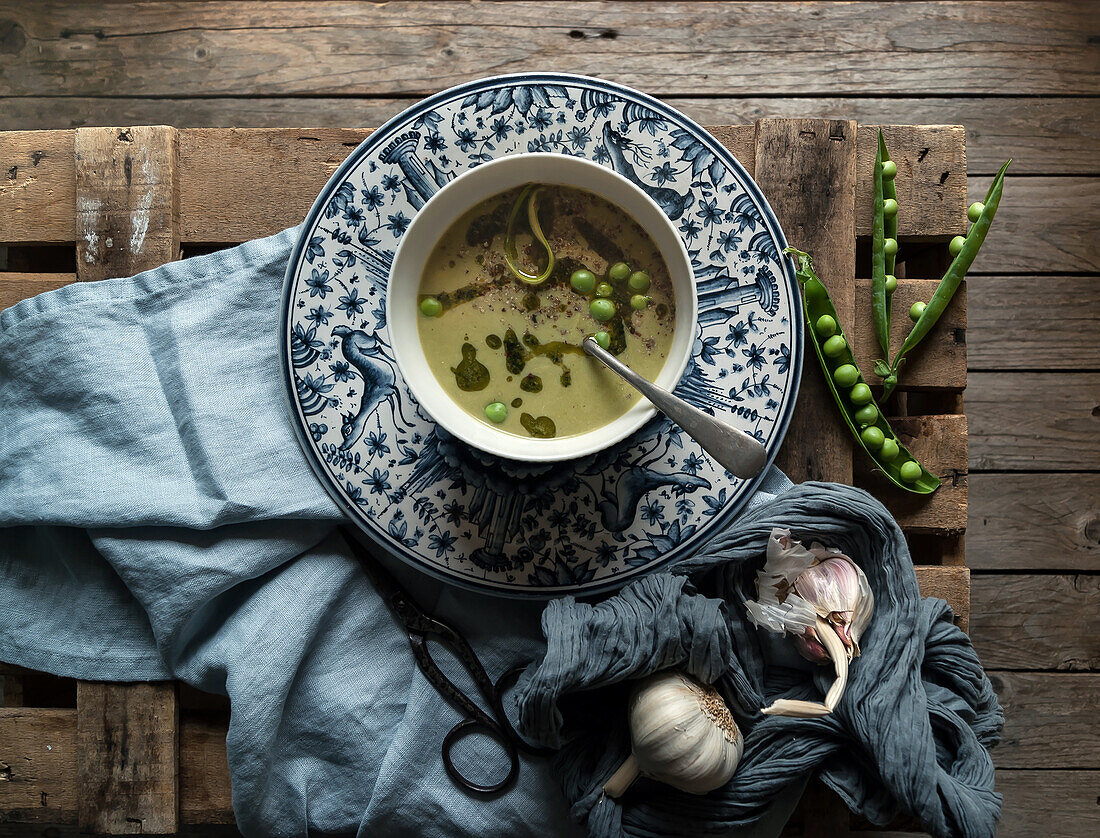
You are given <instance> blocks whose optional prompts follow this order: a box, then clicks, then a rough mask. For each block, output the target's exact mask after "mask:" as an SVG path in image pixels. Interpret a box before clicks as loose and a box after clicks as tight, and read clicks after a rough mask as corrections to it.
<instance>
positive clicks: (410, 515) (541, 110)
mask: <svg viewBox="0 0 1100 838" xmlns="http://www.w3.org/2000/svg"><path fill="white" fill-rule="evenodd" d="M540 151H545V152H558V153H565V154H572V155H576V156H580V157H586V158H588V159H590V160H595V161H596V162H598V163H602V164H604V165H606V166H610V167H611V168H613V169H614V170H615V171H617V172H618V173H619V174H621V175H624V176H625V177H627V178H629V179H630V180H631V181H633V182H634V183H635V184H637V185H638V186H640V187H641V188H642V189H643V190H645V191H646V192H647V193H648V194H649V195H650V196H651V197H652V198H653V199H654V200H655V201H656V202H657V204H659V205H660V206H661V208H662V209H663V210H664V211H665V212H666V213H667V214H668V216H669V218H670V219H672V220H673V221H674V222H676V223H677V224H678V226H679V229H680V231H681V233H682V235H683V237H684V241H685V243H686V244H687V248H688V252H689V254H690V255H691V258H692V262H693V266H694V269H695V274H696V277H697V281H698V289H699V322H698V326H697V330H696V340H695V346H694V350H693V357H692V359H691V361H689V363H688V367H687V370H686V371H685V373H684V377H683V379H682V380H681V381H680V384H679V386H678V387H677V389H676V392H677V393H678V394H679V395H680V396H682V397H684V398H686V399H687V400H689V401H690V402H692V403H693V404H696V405H698V406H699V407H701V408H703V409H704V410H708V411H716V412H718V413H719V414H725V415H727V416H729V417H730V418H731V419H732V421H735V422H737V423H738V424H739V425H740V426H741V427H743V428H745V429H747V430H749V431H750V432H752V433H753V434H754V435H755V436H756V437H757V438H758V439H760V440H761V441H763V442H764V444H765V445H766V446H767V448H768V451H769V455H774V453H775V451H776V450H777V449H778V447H779V444H780V442H781V441H782V439H783V434H784V433H785V431H786V428H787V423H788V420H789V419H790V415H791V412H792V410H793V409H794V404H795V396H796V391H797V387H798V372H799V370H800V369H801V348H802V316H801V309H800V300H799V296H798V293H797V291H796V288H797V286H796V284H795V279H794V274H793V271H792V270H791V267H790V264H789V262H788V260H786V259H783V258H782V257H781V256H780V252H781V251H782V249H783V247H784V246H785V241H784V239H783V234H782V232H781V231H780V229H779V225H778V223H777V222H776V220H775V217H774V216H773V214H772V212H771V209H770V208H769V207H768V204H767V202H766V201H765V200H764V198H763V196H762V195H761V194H760V191H759V189H758V188H757V186H756V184H755V183H753V181H752V179H751V178H750V177H749V176H748V175H747V174H746V173H745V170H744V169H743V168H742V167H741V165H740V164H739V163H738V162H737V161H736V160H735V159H734V158H733V156H732V155H731V154H730V153H729V151H727V150H726V149H725V148H724V147H723V146H722V145H720V144H719V143H718V142H717V140H715V139H714V138H713V137H711V136H710V135H709V134H707V133H706V132H705V131H704V130H703V129H702V128H700V127H699V126H698V125H696V124H695V123H694V122H692V121H691V120H689V119H687V118H686V117H684V116H682V115H681V114H679V113H677V112H676V111H675V110H673V109H672V108H670V107H668V106H667V105H665V104H663V103H661V102H658V101H657V100H655V99H652V98H650V97H649V96H645V95H644V94H641V93H638V92H636V91H633V90H630V89H628V88H625V87H622V86H620V85H617V84H612V83H610V82H607V81H601V80H598V79H591V78H584V77H580V76H567V75H559V74H543V73H530V74H523V75H516V76H500V77H496V78H490V79H484V80H481V81H477V82H472V83H470V84H465V85H462V86H460V87H456V88H452V89H451V90H447V91H444V92H442V93H439V94H437V95H435V96H432V97H431V98H429V99H426V100H424V101H423V102H420V103H419V104H417V105H415V106H413V107H412V108H409V109H408V110H407V111H405V112H404V113H402V114H400V115H399V116H397V117H395V118H394V119H392V120H391V121H390V122H388V123H387V124H386V125H384V126H383V127H382V128H380V129H379V130H377V131H375V132H374V133H373V134H372V135H371V136H370V137H369V138H368V139H367V140H365V141H364V142H363V143H362V145H360V146H359V147H358V148H357V149H356V150H355V151H354V152H353V153H352V155H351V156H350V157H348V159H347V160H346V161H344V163H343V165H342V166H340V168H339V169H338V170H337V171H336V173H335V174H334V175H333V176H332V179H331V180H330V181H329V182H328V184H327V185H326V186H325V188H324V190H323V191H322V192H321V194H320V195H319V196H318V198H317V201H316V202H315V203H314V204H313V208H312V209H311V210H310V213H309V216H308V217H307V218H306V222H305V226H304V227H303V229H302V233H301V234H300V236H299V238H298V242H297V245H296V247H295V249H294V252H293V254H292V256H291V260H290V263H289V265H288V266H287V273H286V282H285V287H284V291H283V312H282V322H281V329H282V334H281V337H282V340H283V352H282V354H283V367H284V373H285V380H286V385H287V388H288V392H289V396H290V403H291V407H292V410H293V412H294V415H295V419H296V424H297V427H298V430H299V436H300V438H301V442H302V445H303V447H304V449H305V451H306V454H307V456H308V457H309V459H310V461H311V463H312V464H313V466H314V469H315V471H316V472H317V475H318V476H319V477H320V479H321V482H322V483H323V484H324V485H325V487H326V488H327V489H328V491H329V492H330V493H331V494H332V496H333V497H334V498H335V499H336V500H337V502H338V503H339V504H340V505H341V506H342V507H343V508H344V509H345V510H346V511H347V513H348V515H349V516H351V518H352V519H353V520H354V521H355V522H356V523H357V524H358V525H359V526H360V527H362V528H363V530H365V531H366V532H367V533H368V534H369V535H370V536H372V537H373V538H374V539H375V540H376V541H377V542H378V543H379V544H380V545H382V546H383V547H385V548H386V549H388V550H390V551H391V552H393V553H395V554H397V555H398V556H400V557H401V558H403V559H405V560H406V561H409V562H411V563H412V564H414V565H416V566H418V567H420V568H421V569H423V570H425V571H428V572H430V573H433V574H435V575H436V576H439V577H442V578H444V579H446V580H448V581H452V582H455V583H458V584H462V585H465V586H467V587H474V588H478V589H481V590H488V591H493V592H497V593H504V594H509V595H519V596H525V595H526V596H543V597H545V596H551V595H557V594H562V593H592V592H596V591H599V590H605V589H608V588H612V587H616V586H618V585H621V584H623V583H624V582H626V581H627V580H628V579H630V578H633V577H635V576H637V575H639V574H641V573H645V572H647V571H650V570H653V569H654V568H656V567H659V566H661V565H663V564H665V563H668V562H671V561H674V560H675V559H676V558H677V557H680V556H683V555H685V554H686V553H688V552H689V551H691V550H692V549H693V548H694V547H696V546H698V545H700V544H702V543H703V542H704V541H706V539H707V538H708V537H709V536H711V535H713V534H714V533H715V532H716V531H717V530H718V529H719V528H720V527H721V526H722V525H723V524H724V523H725V522H726V521H728V520H730V518H731V517H732V516H733V515H734V514H735V513H736V512H737V510H738V508H739V507H740V506H741V505H742V503H743V502H744V501H745V500H746V499H747V497H748V496H749V495H750V494H751V492H752V491H753V489H754V487H755V484H756V482H757V481H743V480H739V479H737V478H735V477H733V476H731V475H730V474H729V473H727V472H726V471H724V470H723V469H722V468H721V467H719V466H716V465H715V464H714V463H713V462H712V461H711V459H710V458H709V457H708V456H707V454H706V453H704V452H703V451H702V450H701V449H700V448H699V447H698V446H697V445H696V444H695V443H694V442H693V441H692V440H691V439H690V438H688V437H687V436H685V435H684V434H682V433H681V432H680V430H679V428H677V427H675V426H674V425H672V424H671V423H670V422H669V421H668V420H667V419H665V418H664V417H663V416H660V415H658V416H657V417H656V418H654V419H653V420H652V421H651V422H649V423H648V424H647V425H645V426H644V427H643V428H642V429H641V430H639V431H638V432H637V433H635V434H634V435H633V436H631V437H630V438H628V439H626V440H625V441H623V442H622V443H619V444H618V445H616V446H614V447H612V448H610V449H608V450H606V451H604V452H602V453H600V454H597V455H593V456H590V457H586V458H584V459H581V460H575V461H571V462H567V463H550V464H525V463H518V462H513V461H509V460H502V459H499V458H496V457H492V456H489V455H486V454H483V453H481V452H479V451H477V450H474V449H472V448H470V447H468V446H467V445H465V444H464V443H461V442H459V441H458V440H456V439H454V438H453V437H450V436H449V435H448V434H447V433H446V432H445V431H444V430H443V429H442V428H439V427H437V426H436V425H435V424H434V423H433V422H432V421H431V419H430V418H429V417H428V416H427V415H426V414H424V413H423V411H422V410H420V408H419V406H418V405H417V403H416V402H415V401H414V399H413V398H412V396H411V395H410V393H409V391H408V389H407V387H405V385H404V382H403V381H402V379H401V374H400V373H399V372H398V370H397V368H396V366H395V365H394V362H393V355H392V352H391V351H390V341H389V335H388V333H387V329H386V322H385V315H384V306H383V299H384V295H385V293H386V279H387V275H388V272H389V267H390V263H391V261H392V258H393V253H394V251H395V250H396V249H397V244H398V241H399V239H400V238H401V235H402V233H404V231H405V229H406V227H407V226H408V224H409V220H410V219H411V218H412V217H413V215H415V214H416V212H417V211H418V210H419V209H420V207H422V206H423V205H424V203H425V201H427V199H428V198H429V197H431V195H432V194H433V193H434V192H435V191H436V190H437V189H438V188H439V187H440V186H442V185H443V184H445V183H447V182H448V181H449V180H452V179H453V178H454V177H456V176H457V174H458V173H459V172H461V171H463V170H465V169H467V168H471V167H473V166H477V165H478V164H479V163H483V162H485V161H488V160H493V159H495V158H497V157H500V156H502V155H506V154H515V153H518V152H540Z"/></svg>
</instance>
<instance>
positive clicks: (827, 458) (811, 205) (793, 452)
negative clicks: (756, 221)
mask: <svg viewBox="0 0 1100 838" xmlns="http://www.w3.org/2000/svg"><path fill="white" fill-rule="evenodd" d="M810 161H813V162H812V164H811V162H810ZM809 165H812V166H813V167H814V168H815V169H816V170H817V173H818V177H819V179H818V181H817V182H820V183H828V184H831V187H830V188H829V189H828V190H826V191H818V190H814V189H812V188H810V186H809V182H807V181H800V180H799V179H798V177H797V174H796V173H797V172H800V171H802V170H803V169H805V168H806V167H807V166H809ZM856 165H857V163H856V124H855V123H854V122H851V121H844V120H835V121H834V120H809V119H806V120H761V122H760V123H759V124H758V125H757V133H756V165H755V172H756V181H757V183H759V184H760V187H761V189H763V190H764V192H765V194H767V195H771V196H772V201H771V204H772V209H773V210H775V214H776V217H777V218H778V219H779V223H780V224H781V225H782V227H783V229H784V231H785V232H786V235H787V240H788V241H792V242H798V243H799V247H800V248H801V249H803V250H807V251H810V252H812V253H813V254H814V263H815V267H816V269H817V271H818V274H819V276H820V277H821V279H822V281H823V282H825V283H826V284H827V285H828V287H829V290H830V294H831V296H832V300H833V304H834V305H835V306H836V310H837V316H838V317H840V319H841V321H842V322H847V323H850V322H851V320H852V316H853V312H854V308H855V215H854V213H853V208H854V205H855V190H856ZM809 341H810V338H809V337H807V338H806V343H805V344H804V346H803V361H802V384H801V388H800V390H799V399H800V400H801V401H802V403H803V404H805V403H810V404H822V405H824V404H828V403H829V400H830V399H831V398H832V397H831V396H830V395H829V391H828V389H827V388H826V386H825V383H824V381H823V380H822V377H821V374H820V370H819V369H817V366H816V365H817V361H816V358H814V357H813V346H812V345H811V344H810V343H809ZM776 462H777V464H778V465H779V467H780V468H782V469H783V470H784V471H785V472H786V473H787V474H788V475H790V476H791V479H792V480H794V481H796V482H802V481H804V480H835V481H838V482H841V483H851V480H852V453H851V447H850V443H849V442H848V430H847V428H846V427H845V426H844V424H843V422H842V420H841V419H840V417H839V415H838V414H837V413H835V412H833V411H829V412H828V413H827V414H826V415H825V416H822V415H819V414H811V413H810V412H807V411H805V410H803V411H799V412H797V413H796V414H795V415H794V417H793V419H792V421H791V424H790V427H789V429H788V431H787V437H786V440H785V442H784V444H783V447H782V448H781V449H780V451H779V456H778V458H777V460H776Z"/></svg>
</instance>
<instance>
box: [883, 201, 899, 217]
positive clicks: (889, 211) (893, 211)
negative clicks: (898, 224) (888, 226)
mask: <svg viewBox="0 0 1100 838" xmlns="http://www.w3.org/2000/svg"><path fill="white" fill-rule="evenodd" d="M882 214H883V215H885V216H886V217H887V218H893V217H894V216H895V215H897V214H898V202H897V201H895V200H894V199H893V198H887V199H886V200H885V201H883V202H882Z"/></svg>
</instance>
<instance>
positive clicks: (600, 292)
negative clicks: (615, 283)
mask: <svg viewBox="0 0 1100 838" xmlns="http://www.w3.org/2000/svg"><path fill="white" fill-rule="evenodd" d="M614 293H615V289H614V288H612V287H611V285H610V283H607V282H601V283H600V284H599V285H597V286H596V296H597V297H610V296H611V295H612V294H614Z"/></svg>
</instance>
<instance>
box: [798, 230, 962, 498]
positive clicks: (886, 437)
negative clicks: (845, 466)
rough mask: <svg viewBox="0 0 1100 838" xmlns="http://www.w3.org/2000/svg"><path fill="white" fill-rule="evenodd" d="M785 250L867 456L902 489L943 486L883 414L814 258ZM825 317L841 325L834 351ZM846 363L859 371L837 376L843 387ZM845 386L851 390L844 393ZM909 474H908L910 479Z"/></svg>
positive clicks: (836, 395) (818, 345)
mask: <svg viewBox="0 0 1100 838" xmlns="http://www.w3.org/2000/svg"><path fill="white" fill-rule="evenodd" d="M783 253H784V254H785V255H787V256H791V257H792V258H793V259H794V260H795V264H796V265H797V269H796V276H797V277H798V282H799V284H800V285H801V286H802V298H803V302H804V306H803V308H804V310H805V313H806V326H807V328H808V329H809V331H810V337H811V342H812V343H813V345H814V353H815V354H816V355H817V360H818V363H820V364H821V370H822V372H824V373H825V380H826V382H827V383H828V385H829V390H830V391H831V392H832V394H833V399H834V400H835V401H836V404H837V407H838V408H840V413H841V415H842V416H843V417H844V422H845V424H847V425H848V429H849V430H850V431H851V432H852V437H853V438H854V439H855V441H856V443H857V444H858V445H859V447H860V448H862V449H863V450H864V451H865V452H866V453H867V456H869V457H870V458H871V459H872V460H874V462H875V465H876V466H877V467H878V470H879V471H881V472H882V473H883V474H885V475H886V478H887V479H888V480H889V481H890V482H891V483H893V484H894V485H895V486H897V487H898V488H900V489H904V490H905V491H907V492H913V493H914V494H918V495H928V494H931V493H932V492H934V491H936V489H938V488H939V487H940V480H939V478H938V477H936V475H934V474H932V472H930V471H928V469H926V468H924V467H923V466H921V465H920V463H918V462H917V459H916V458H915V457H914V456H913V455H912V454H911V453H909V450H908V449H907V448H906V447H905V446H904V445H902V444H901V440H899V439H898V437H897V434H895V433H894V431H893V429H892V428H891V427H890V424H889V423H888V422H887V421H886V420H885V419H884V418H883V416H882V411H881V410H880V409H879V407H878V405H877V404H876V402H875V400H874V397H873V396H872V395H871V390H870V388H869V387H868V386H867V383H866V382H865V381H864V380H863V375H862V374H861V373H860V372H859V367H858V366H857V365H856V359H855V356H854V355H853V354H852V349H851V346H850V345H849V344H848V341H847V339H846V338H845V337H844V334H843V332H842V331H841V330H840V320H839V318H838V317H837V313H836V308H835V307H834V306H833V302H832V300H831V299H829V292H828V290H826V288H825V286H824V285H823V284H822V283H821V280H820V279H818V278H817V274H815V273H814V266H813V260H812V259H811V258H810V256H809V254H807V253H803V252H802V251H801V250H796V249H795V248H793V247H788V248H787V249H786V250H784V251H783ZM823 317H828V318H830V320H831V321H832V324H835V329H829V330H826V331H830V332H831V334H830V335H829V337H828V340H830V341H833V344H832V346H831V347H830V351H829V353H828V354H827V353H826V352H825V351H824V349H823V341H822V339H821V335H819V334H818V330H817V329H816V328H815V326H816V324H817V323H818V322H819V321H820V320H821V319H822V318H823ZM828 322H829V321H826V323H828ZM838 337H839V338H840V339H841V341H842V342H843V346H841V345H840V343H839V342H838V341H837V338H838ZM838 347H839V349H838ZM841 367H851V368H852V369H853V370H855V375H854V376H853V375H852V371H851V370H849V369H845V370H844V373H842V374H840V375H837V376H836V377H837V378H839V379H840V380H841V381H842V382H843V385H842V387H838V385H837V381H836V379H834V375H836V372H837V370H838V369H840V368H841ZM841 389H843V390H844V391H845V392H843V393H842V392H841ZM871 428H874V429H877V430H878V432H879V433H875V432H874V431H869V429H871ZM879 434H881V438H880V436H879ZM895 447H896V451H895ZM884 451H888V452H890V453H893V454H894V456H893V457H892V458H887V457H886V456H885V455H884V454H883V452H884ZM909 463H912V464H913V465H909ZM918 468H919V473H918V472H917V469H918ZM903 474H906V475H908V476H909V478H910V479H905V477H903V476H902V475H903Z"/></svg>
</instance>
